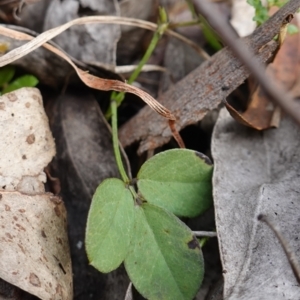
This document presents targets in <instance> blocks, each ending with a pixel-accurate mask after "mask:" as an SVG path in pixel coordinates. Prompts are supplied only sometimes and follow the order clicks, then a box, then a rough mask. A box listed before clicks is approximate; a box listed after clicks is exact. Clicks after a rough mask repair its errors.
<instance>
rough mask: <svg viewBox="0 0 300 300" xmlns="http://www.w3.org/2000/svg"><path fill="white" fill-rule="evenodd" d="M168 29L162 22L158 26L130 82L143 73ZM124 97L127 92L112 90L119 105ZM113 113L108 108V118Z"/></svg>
mask: <svg viewBox="0 0 300 300" xmlns="http://www.w3.org/2000/svg"><path fill="white" fill-rule="evenodd" d="M167 29H168V25H167V24H161V25H160V26H158V28H157V30H156V31H155V33H154V35H153V37H152V40H151V42H150V44H149V46H148V48H147V51H146V52H145V54H144V56H143V57H142V59H141V60H140V62H139V64H138V65H137V68H136V69H135V70H134V71H133V72H132V74H131V75H130V77H129V79H128V81H127V83H128V84H132V83H133V82H134V81H135V80H136V79H137V77H138V76H139V74H140V73H141V70H142V68H143V66H144V65H145V64H146V63H147V61H148V60H149V58H150V56H151V55H152V53H153V51H154V49H155V48H156V46H157V43H158V42H159V40H160V38H161V36H162V35H163V34H164V32H165V31H166V30H167ZM124 98H125V93H117V92H112V94H111V99H112V100H114V101H115V102H116V103H117V106H119V105H120V104H121V103H122V101H123V100H124ZM111 115H112V112H111V109H108V111H107V112H106V114H105V117H106V119H109V118H110V117H111Z"/></svg>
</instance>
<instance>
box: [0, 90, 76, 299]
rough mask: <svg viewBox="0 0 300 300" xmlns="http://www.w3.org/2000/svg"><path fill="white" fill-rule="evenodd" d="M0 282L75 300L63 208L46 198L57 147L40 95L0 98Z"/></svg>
mask: <svg viewBox="0 0 300 300" xmlns="http://www.w3.org/2000/svg"><path fill="white" fill-rule="evenodd" d="M0 128H1V144H0V152H1V153H2V155H1V157H0V173H1V175H0V216H1V218H0V226H1V228H2V230H1V232H0V239H1V241H2V242H1V246H0V258H1V259H0V277H1V278H2V279H4V280H5V281H7V282H9V283H11V284H13V285H15V286H17V287H19V288H21V289H23V290H25V291H27V292H29V293H30V294H33V295H35V296H37V297H39V298H41V299H50V298H51V299H57V300H59V299H66V300H67V299H72V294H73V291H72V289H73V286H72V270H71V260H70V255H69V244H68V238H67V232H66V226H67V223H66V211H65V207H64V204H63V202H62V201H61V199H59V198H58V197H55V196H53V195H52V194H51V193H45V188H44V183H45V181H46V176H45V173H44V172H43V169H44V168H45V167H46V166H47V164H48V163H49V162H50V161H51V160H52V158H53V156H54V154H55V144H54V140H53V137H52V134H51V132H50V129H49V124H48V119H47V117H46V115H45V112H44V108H43V102H42V97H41V95H40V93H39V91H38V90H37V89H34V88H22V89H19V90H17V91H14V92H11V93H8V94H5V95H4V96H2V97H0Z"/></svg>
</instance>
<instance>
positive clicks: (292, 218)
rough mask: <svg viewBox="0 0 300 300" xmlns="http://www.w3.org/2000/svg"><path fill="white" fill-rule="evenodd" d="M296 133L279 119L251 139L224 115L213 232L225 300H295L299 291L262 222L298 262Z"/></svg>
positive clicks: (217, 137)
mask: <svg viewBox="0 0 300 300" xmlns="http://www.w3.org/2000/svg"><path fill="white" fill-rule="evenodd" d="M299 141H300V132H299V129H298V127H297V124H295V123H294V122H292V121H291V120H290V119H289V118H287V117H285V118H284V119H283V120H282V122H281V126H280V127H279V128H278V129H276V130H266V131H264V132H257V131H255V130H253V129H251V128H247V127H244V126H242V125H240V124H238V123H236V122H235V121H234V120H233V119H232V118H231V117H230V115H229V113H228V112H227V111H226V110H225V109H224V110H222V111H221V113H220V116H219V119H218V121H217V124H216V127H215V131H214V134H213V140H212V154H213V157H214V162H215V163H214V166H215V167H214V176H213V186H214V203H215V213H216V227H217V233H218V240H219V247H220V254H221V259H222V264H223V276H224V280H225V285H224V297H225V298H226V299H230V300H231V299H239V300H241V299H247V300H252V299H253V300H254V299H274V300H284V299H297V298H299V293H300V287H299V284H298V283H297V281H296V278H295V277H294V274H293V271H292V269H291V266H290V264H289V262H288V260H287V258H286V256H285V253H284V251H283V249H282V247H281V245H280V243H279V242H278V240H277V238H276V236H275V235H274V233H273V232H272V231H271V230H270V229H269V228H268V227H267V226H265V224H263V223H261V222H259V221H258V220H257V217H258V215H259V214H263V215H267V216H268V217H270V218H271V220H273V222H274V223H275V224H277V225H278V226H279V228H281V232H282V234H283V236H284V237H285V238H286V240H287V241H288V242H289V243H290V245H291V247H292V249H294V251H295V252H296V255H297V256H298V257H299V249H300V248H299V246H300V243H299V238H298V237H299V210H300V202H299V193H300V188H299V187H300V184H299V177H300V171H299V170H300V164H299V161H300V150H299V149H300V145H299Z"/></svg>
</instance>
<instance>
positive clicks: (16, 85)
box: [2, 75, 39, 94]
mask: <svg viewBox="0 0 300 300" xmlns="http://www.w3.org/2000/svg"><path fill="white" fill-rule="evenodd" d="M38 83H39V81H38V79H37V78H36V77H35V76H33V75H23V76H21V77H19V78H17V79H16V80H14V81H13V82H12V83H11V84H9V85H8V86H7V87H6V88H5V89H3V91H2V93H3V94H6V93H9V92H12V91H15V90H17V89H20V88H22V87H35V86H36V85H37V84H38Z"/></svg>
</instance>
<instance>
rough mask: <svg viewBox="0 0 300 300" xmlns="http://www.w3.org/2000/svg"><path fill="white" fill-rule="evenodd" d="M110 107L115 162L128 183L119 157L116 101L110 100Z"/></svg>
mask: <svg viewBox="0 0 300 300" xmlns="http://www.w3.org/2000/svg"><path fill="white" fill-rule="evenodd" d="M110 108H111V112H112V116H111V127H112V139H113V148H114V154H115V158H116V162H117V166H118V169H119V172H120V174H121V177H122V179H123V181H124V182H125V183H127V184H129V182H130V180H129V178H128V176H127V174H126V171H125V168H124V165H123V162H122V157H121V152H120V148H119V139H118V112H117V103H116V101H114V100H112V101H111V103H110Z"/></svg>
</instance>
